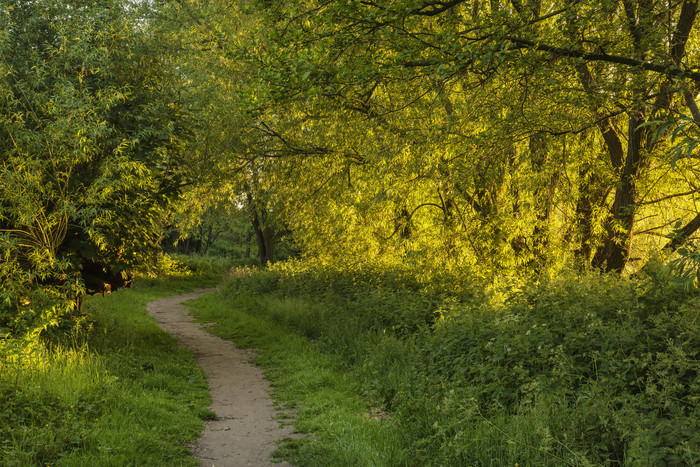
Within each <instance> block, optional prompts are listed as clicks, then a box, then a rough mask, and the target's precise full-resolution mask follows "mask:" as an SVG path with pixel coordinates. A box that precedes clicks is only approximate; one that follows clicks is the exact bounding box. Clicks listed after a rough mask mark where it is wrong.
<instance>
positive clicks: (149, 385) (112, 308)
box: [0, 277, 213, 466]
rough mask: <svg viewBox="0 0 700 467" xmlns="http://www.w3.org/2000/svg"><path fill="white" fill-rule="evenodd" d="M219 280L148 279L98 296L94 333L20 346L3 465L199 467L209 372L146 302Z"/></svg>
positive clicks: (1, 449) (3, 393)
mask: <svg viewBox="0 0 700 467" xmlns="http://www.w3.org/2000/svg"><path fill="white" fill-rule="evenodd" d="M212 282H213V279H211V278H209V279H204V280H203V279H202V278H197V277H190V278H187V279H183V278H177V277H171V278H170V279H169V280H168V281H159V280H154V279H149V280H140V281H137V283H136V284H135V287H134V289H131V290H122V291H118V292H116V293H113V294H111V295H108V296H107V297H104V298H103V297H90V298H88V299H86V301H85V309H86V313H87V315H88V319H89V320H90V322H91V323H92V324H91V329H89V331H83V333H82V334H78V335H77V336H76V335H72V336H70V338H68V339H65V338H63V339H61V338H60V336H59V337H57V338H54V339H53V340H52V341H51V343H50V345H49V346H48V347H44V346H40V345H35V346H33V347H32V346H29V345H26V344H25V346H24V347H25V348H27V349H29V348H30V347H31V352H25V353H24V354H22V353H21V352H15V353H14V357H13V358H12V359H11V361H10V360H6V361H5V362H4V366H3V367H2V375H1V376H0V464H2V465H7V466H26V465H66V466H85V465H100V466H124V465H183V466H186V465H192V466H194V465H198V464H199V463H198V461H196V460H195V459H194V458H193V457H192V455H191V453H190V451H189V449H188V448H187V445H188V444H189V443H193V442H194V441H196V439H197V438H198V436H199V433H200V432H201V430H202V428H203V425H202V419H205V418H208V417H211V416H212V415H213V414H212V413H211V412H210V411H209V409H208V408H207V407H208V405H209V402H210V399H209V394H208V391H207V386H206V382H205V379H204V375H203V374H202V372H201V370H200V368H199V367H198V366H197V365H196V362H195V359H194V355H193V354H192V353H191V352H189V351H187V350H185V349H183V348H181V347H180V346H179V345H178V343H177V342H176V340H175V339H174V338H172V337H171V336H169V335H167V334H166V333H164V332H163V331H162V330H160V328H158V326H157V325H156V323H155V321H154V320H153V319H152V318H151V317H150V316H149V315H148V314H147V312H146V304H147V303H148V302H150V301H152V300H156V299H158V298H162V297H165V296H167V295H172V294H173V293H184V292H188V291H191V290H193V289H195V288H201V287H203V286H208V285H212Z"/></svg>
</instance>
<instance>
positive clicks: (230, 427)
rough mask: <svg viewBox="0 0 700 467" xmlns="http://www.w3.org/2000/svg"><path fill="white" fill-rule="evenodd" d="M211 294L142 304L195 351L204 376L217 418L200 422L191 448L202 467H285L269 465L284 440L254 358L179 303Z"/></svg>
mask: <svg viewBox="0 0 700 467" xmlns="http://www.w3.org/2000/svg"><path fill="white" fill-rule="evenodd" d="M214 290H216V289H206V290H199V291H196V292H192V293H189V294H184V295H176V296H174V297H167V298H163V299H161V300H157V301H155V302H151V303H149V304H148V312H149V313H150V314H151V316H153V317H154V318H155V319H156V321H157V322H158V324H159V325H160V327H161V328H163V329H164V330H165V331H167V332H169V333H170V334H172V335H173V336H175V337H176V338H177V339H178V340H179V341H180V343H181V344H182V345H183V346H184V347H187V348H189V349H191V350H193V351H194V352H195V354H196V355H197V363H198V364H199V365H200V366H201V367H202V369H203V370H204V372H205V373H206V374H207V382H208V383H209V390H210V392H211V397H212V405H211V409H212V410H213V411H214V413H216V415H217V419H216V420H210V421H207V422H205V426H204V431H203V432H202V437H201V438H200V439H199V441H198V442H197V444H196V445H195V446H193V447H192V451H193V453H194V454H195V456H196V457H197V458H198V459H200V460H201V461H202V466H207V467H209V466H216V467H224V466H227V467H228V466H231V467H239V466H240V467H243V466H256V467H257V466H270V465H277V466H288V465H289V464H287V463H278V464H272V463H271V462H270V453H271V452H272V451H273V450H274V449H275V447H276V444H275V440H278V439H281V438H284V437H287V436H290V434H291V432H290V431H289V430H285V429H282V428H280V427H279V423H278V422H277V421H275V420H273V417H275V415H276V414H277V412H276V411H275V409H274V406H273V404H272V401H271V400H270V398H269V395H268V393H269V385H268V382H267V380H265V379H264V378H263V374H262V370H260V368H258V367H257V366H255V365H254V364H252V363H251V360H252V359H253V358H254V357H255V354H254V353H252V352H250V351H248V350H245V349H239V348H237V347H236V345H235V344H234V343H233V342H231V341H226V340H223V339H221V338H219V337H217V336H215V335H213V334H210V333H209V332H207V331H206V330H205V327H204V326H203V325H201V324H199V323H196V322H194V321H193V319H192V317H190V316H189V315H188V309H187V307H185V306H184V305H182V302H184V301H187V300H190V299H192V298H196V297H198V296H200V295H202V294H204V293H207V292H212V291H214Z"/></svg>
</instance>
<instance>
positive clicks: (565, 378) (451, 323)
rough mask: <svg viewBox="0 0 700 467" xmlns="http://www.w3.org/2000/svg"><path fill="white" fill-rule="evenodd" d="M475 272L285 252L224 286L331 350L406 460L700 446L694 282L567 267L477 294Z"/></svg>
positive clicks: (567, 456)
mask: <svg viewBox="0 0 700 467" xmlns="http://www.w3.org/2000/svg"><path fill="white" fill-rule="evenodd" d="M450 284H454V286H453V287H450ZM477 284H478V282H474V283H472V284H470V283H469V281H468V278H467V277H451V278H450V277H449V276H447V275H445V276H444V277H437V278H435V277H434V280H431V278H430V277H421V276H420V275H419V274H416V273H413V274H412V273H411V271H410V270H409V269H408V268H405V267H401V266H391V265H361V266H347V265H346V266H329V265H321V264H315V263H313V262H306V263H304V262H289V263H285V264H278V265H274V266H273V267H272V268H270V269H268V270H264V271H257V270H243V269H242V270H240V271H239V272H238V273H237V274H236V275H235V277H234V278H233V280H232V281H231V282H230V283H229V284H228V286H227V290H228V292H229V293H232V292H235V294H236V295H237V296H240V295H246V296H251V295H257V296H258V297H260V296H261V295H264V296H265V298H258V299H257V304H256V305H255V306H254V307H252V308H253V309H255V310H256V311H255V313H256V316H259V317H261V316H265V317H266V318H268V319H271V320H273V321H275V322H277V323H279V324H281V325H283V326H284V327H286V328H287V329H290V330H292V331H293V332H295V333H297V334H299V335H301V336H304V337H306V338H308V339H310V340H312V341H313V342H316V344H317V345H318V346H319V348H321V349H322V350H323V351H324V352H326V353H328V354H332V355H335V356H336V357H337V358H338V359H339V360H340V361H341V362H342V363H343V364H344V365H345V366H346V367H347V369H348V370H350V371H352V372H353V373H354V374H355V375H356V376H357V377H358V378H359V380H360V382H361V391H362V393H363V394H364V395H365V396H366V397H368V398H369V399H370V401H373V402H371V403H372V404H375V405H379V406H380V407H382V408H383V409H384V410H388V411H390V413H391V417H392V419H393V420H395V421H396V422H397V423H399V424H400V425H401V426H402V429H403V430H404V431H405V437H406V439H407V440H408V441H407V449H410V450H411V452H413V453H415V454H414V455H415V459H416V462H418V463H423V462H424V463H435V464H443V465H480V464H493V463H496V464H498V465H507V464H510V465H513V463H514V462H525V461H527V462H528V463H530V464H537V465H562V464H569V465H596V464H625V465H667V464H674V463H675V464H677V463H683V464H688V465H690V464H693V463H694V462H695V461H696V460H697V459H699V458H700V443H699V442H698V439H697V436H696V434H697V433H698V432H699V431H700V423H699V422H698V420H699V419H700V418H698V414H700V409H699V406H700V404H699V401H700V383H698V374H699V371H698V370H700V363H699V359H698V357H699V355H698V352H699V350H700V323H699V321H698V319H697V317H698V309H700V298H699V297H698V296H697V295H692V294H688V293H687V292H685V291H684V289H683V288H682V287H680V286H678V285H674V282H673V280H670V279H669V278H666V279H665V280H662V279H661V278H660V276H655V277H654V278H650V279H635V280H629V279H621V278H619V277H617V276H610V275H599V274H593V273H591V274H579V273H575V272H571V271H562V272H560V273H559V274H558V275H555V276H552V277H547V278H542V280H541V281H540V283H539V284H533V283H525V282H524V283H523V285H521V286H520V287H513V286H512V284H511V286H510V287H509V288H505V289H502V290H495V289H492V292H490V293H486V292H483V291H480V290H479V289H480V288H479V286H478V285H477ZM290 310H294V311H293V312H290Z"/></svg>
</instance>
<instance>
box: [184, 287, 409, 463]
mask: <svg viewBox="0 0 700 467" xmlns="http://www.w3.org/2000/svg"><path fill="white" fill-rule="evenodd" d="M222 298H223V299H222ZM194 307H195V308H196V310H197V311H196V313H195V314H196V316H197V317H198V319H199V320H201V321H203V322H215V323H217V324H216V325H215V326H213V327H212V328H210V330H211V331H212V332H213V333H215V334H216V335H218V336H220V337H222V338H225V339H231V340H234V341H235V342H236V343H237V344H238V345H241V346H246V347H252V348H254V349H256V350H257V351H258V352H259V355H260V356H259V357H258V359H257V363H259V364H260V365H261V366H262V367H263V368H265V369H266V376H267V378H269V379H270V381H271V383H272V386H273V398H274V399H275V400H276V401H277V402H278V403H279V404H281V406H282V407H283V408H292V409H295V411H296V414H295V418H296V422H295V426H296V429H297V430H298V431H299V432H302V433H309V434H310V435H309V436H306V437H304V438H302V439H290V440H287V442H286V443H283V444H282V446H281V447H280V448H279V449H278V450H277V451H276V453H275V454H274V455H275V456H276V457H279V458H282V459H285V460H287V461H289V462H290V463H293V464H295V465H303V466H328V465H343V466H344V465H347V466H351V465H372V466H383V465H386V466H395V465H408V464H410V463H411V462H410V456H409V454H408V452H407V451H406V450H405V449H404V448H403V441H402V438H401V431H400V429H399V427H398V426H397V424H396V423H394V421H393V420H392V419H391V417H381V416H376V412H377V411H376V408H375V409H373V407H372V404H371V400H370V399H369V398H367V397H361V396H360V395H359V385H358V381H357V379H356V378H355V377H354V376H353V375H352V374H351V373H349V372H347V370H346V369H345V368H344V366H343V365H342V364H341V362H340V361H339V360H338V359H337V358H335V357H333V356H331V355H327V354H324V353H322V352H321V351H320V350H319V348H318V347H317V346H315V345H314V344H312V343H311V342H309V341H308V340H307V339H305V338H304V337H301V336H299V335H296V334H294V333H290V332H289V330H288V329H287V328H286V327H284V326H282V325H279V324H277V323H276V322H275V321H276V320H280V319H292V318H290V317H294V316H298V315H304V314H308V309H304V307H307V308H308V307H313V305H311V304H308V303H304V302H302V301H293V300H291V301H290V300H276V299H274V298H268V299H266V300H265V306H261V304H260V302H259V301H258V300H256V299H254V298H250V297H245V296H240V295H239V296H234V295H231V294H227V293H225V292H219V293H217V294H210V295H207V296H204V297H201V298H198V299H197V300H195V301H194Z"/></svg>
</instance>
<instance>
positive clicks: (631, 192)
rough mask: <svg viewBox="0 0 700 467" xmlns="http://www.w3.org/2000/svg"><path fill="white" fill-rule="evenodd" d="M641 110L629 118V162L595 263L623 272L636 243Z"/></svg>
mask: <svg viewBox="0 0 700 467" xmlns="http://www.w3.org/2000/svg"><path fill="white" fill-rule="evenodd" d="M643 121H644V120H643V118H642V115H641V113H640V112H637V113H633V114H632V115H630V118H629V142H628V144H627V157H626V159H625V166H624V168H623V170H622V172H621V174H620V180H619V182H618V186H617V189H616V190H615V200H614V202H613V206H612V210H611V212H610V215H609V216H608V219H607V220H606V222H605V239H604V243H603V246H602V247H601V248H599V249H598V251H596V254H595V256H594V257H593V261H592V265H593V267H597V268H604V269H605V271H607V272H611V271H615V272H622V270H623V269H624V268H625V266H626V265H627V261H628V260H629V250H630V245H631V243H632V227H634V216H635V214H636V210H637V206H636V202H637V187H636V183H635V180H636V178H637V176H638V174H639V167H640V163H641V143H642V137H643V135H644V130H643V129H641V128H639V125H640V124H641V123H642V122H643Z"/></svg>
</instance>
